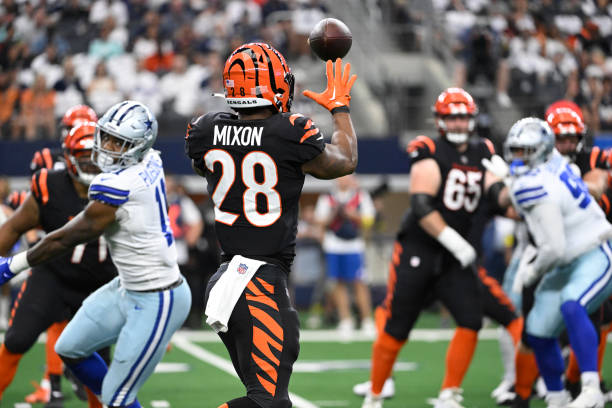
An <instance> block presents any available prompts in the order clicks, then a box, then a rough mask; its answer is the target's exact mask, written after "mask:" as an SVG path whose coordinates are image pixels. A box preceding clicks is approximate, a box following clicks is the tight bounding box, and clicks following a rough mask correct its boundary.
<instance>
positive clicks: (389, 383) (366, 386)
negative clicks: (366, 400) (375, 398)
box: [353, 377, 395, 398]
mask: <svg viewBox="0 0 612 408" xmlns="http://www.w3.org/2000/svg"><path fill="white" fill-rule="evenodd" d="M371 387H372V382H371V381H366V382H362V383H359V384H355V385H354V386H353V393H355V394H356V395H359V396H360V397H365V396H366V395H367V394H368V392H369V391H370V389H371ZM394 395H395V381H394V380H393V377H389V378H387V380H386V381H385V384H384V385H383V389H382V391H381V393H380V397H381V398H392V397H393V396H394Z"/></svg>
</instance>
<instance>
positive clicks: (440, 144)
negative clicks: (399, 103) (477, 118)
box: [398, 136, 495, 245]
mask: <svg viewBox="0 0 612 408" xmlns="http://www.w3.org/2000/svg"><path fill="white" fill-rule="evenodd" d="M494 153H495V149H494V147H493V144H492V143H491V142H490V141H489V140H488V139H483V138H472V139H470V140H469V142H468V147H467V150H466V151H465V152H459V151H458V150H457V148H456V147H455V145H453V144H452V143H450V142H448V141H447V140H446V139H444V138H438V139H430V138H429V137H427V136H418V137H417V138H416V139H414V140H413V141H412V142H411V143H410V144H409V146H408V154H409V155H410V159H411V161H412V163H415V162H417V161H419V160H423V159H434V160H435V161H436V163H437V164H438V167H439V168H440V175H441V183H440V188H439V189H438V192H437V194H436V195H435V197H434V200H433V203H432V205H433V207H434V208H435V209H436V210H437V211H439V212H440V214H441V215H442V218H444V221H446V223H447V224H448V225H449V226H450V227H452V228H453V229H455V230H456V231H457V232H458V233H459V234H461V235H462V236H463V237H465V238H468V237H469V236H470V234H471V230H472V228H473V225H472V224H473V222H474V221H475V218H474V215H475V214H478V213H480V211H479V210H481V207H482V204H483V202H484V200H483V196H484V179H485V173H486V169H485V167H484V166H483V165H482V163H481V161H482V159H484V158H490V157H491V156H492V155H493V154H494ZM418 221H419V220H418V219H417V217H416V216H415V215H414V214H413V213H412V211H410V210H408V212H407V214H406V216H405V217H404V222H403V223H402V227H401V228H400V231H399V234H398V238H399V239H401V238H403V237H409V238H414V239H419V240H423V241H426V242H430V243H431V244H434V245H438V244H437V241H436V240H435V239H434V238H432V237H431V236H430V235H429V234H427V233H426V232H425V231H424V230H423V229H422V228H421V226H420V225H419V224H418ZM481 222H482V220H481Z"/></svg>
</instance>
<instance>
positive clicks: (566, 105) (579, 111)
mask: <svg viewBox="0 0 612 408" xmlns="http://www.w3.org/2000/svg"><path fill="white" fill-rule="evenodd" d="M557 108H569V109H571V110H573V111H574V112H576V115H578V116H580V120H581V121H583V122H584V116H583V115H582V109H580V106H578V105H576V104H575V103H574V102H572V101H568V100H566V99H561V100H560V101H557V102H553V103H552V104H551V105H550V106H549V107H548V108H547V109H546V113H545V114H544V117H546V118H547V117H548V115H550V114H551V113H553V111H554V110H555V109H557Z"/></svg>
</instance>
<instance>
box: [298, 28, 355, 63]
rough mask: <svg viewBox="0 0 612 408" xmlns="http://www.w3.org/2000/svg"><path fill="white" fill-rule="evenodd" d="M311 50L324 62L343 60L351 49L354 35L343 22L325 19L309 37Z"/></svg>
mask: <svg viewBox="0 0 612 408" xmlns="http://www.w3.org/2000/svg"><path fill="white" fill-rule="evenodd" d="M308 44H309V45H310V49H312V51H313V52H314V53H315V54H316V55H317V56H318V57H319V58H321V59H322V60H323V61H327V60H332V61H335V60H336V59H337V58H343V57H344V56H345V55H346V54H347V53H348V52H349V50H350V49H351V45H352V44H353V35H352V34H351V30H349V28H348V27H347V26H346V24H344V23H343V22H342V21H340V20H338V19H335V18H324V19H323V20H321V21H319V22H318V23H317V25H315V26H314V28H313V29H312V31H311V32H310V36H308Z"/></svg>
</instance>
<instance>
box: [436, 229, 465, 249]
mask: <svg viewBox="0 0 612 408" xmlns="http://www.w3.org/2000/svg"><path fill="white" fill-rule="evenodd" d="M436 239H437V240H438V242H440V243H441V244H442V245H444V248H446V249H448V250H449V251H450V252H451V253H455V252H456V251H459V250H461V248H463V247H464V246H465V245H470V244H469V243H468V242H467V241H466V240H465V238H463V237H462V236H461V235H459V233H458V232H457V231H455V230H454V229H453V228H451V227H449V226H448V225H447V226H446V227H444V229H443V230H442V232H440V235H438V237H437V238H436Z"/></svg>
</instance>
